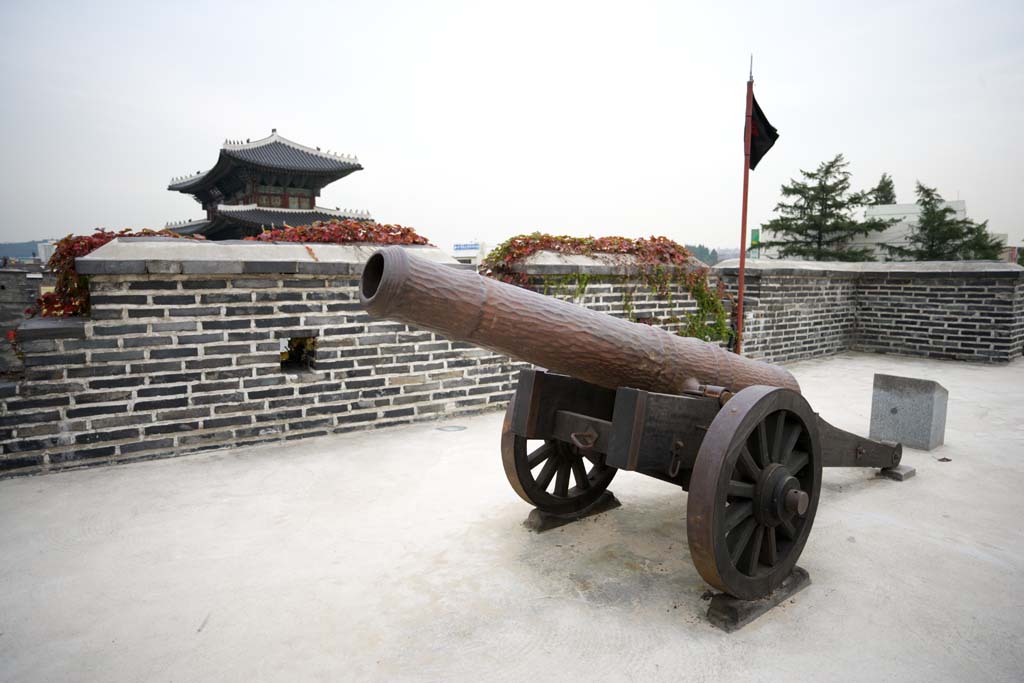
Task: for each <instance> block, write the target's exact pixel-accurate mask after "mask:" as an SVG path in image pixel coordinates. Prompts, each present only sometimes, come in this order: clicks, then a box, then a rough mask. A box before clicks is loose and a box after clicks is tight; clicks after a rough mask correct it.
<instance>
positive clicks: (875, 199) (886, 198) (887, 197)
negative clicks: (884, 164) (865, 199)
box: [871, 173, 896, 205]
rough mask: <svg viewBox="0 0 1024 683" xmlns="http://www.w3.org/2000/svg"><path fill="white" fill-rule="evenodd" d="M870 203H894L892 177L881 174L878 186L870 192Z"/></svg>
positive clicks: (894, 189)
mask: <svg viewBox="0 0 1024 683" xmlns="http://www.w3.org/2000/svg"><path fill="white" fill-rule="evenodd" d="M871 203H872V204H876V205H877V204H895V203H896V186H895V185H894V184H893V182H892V176H891V175H889V174H888V173H883V174H882V177H881V178H879V180H878V184H877V185H875V187H874V189H872V190H871Z"/></svg>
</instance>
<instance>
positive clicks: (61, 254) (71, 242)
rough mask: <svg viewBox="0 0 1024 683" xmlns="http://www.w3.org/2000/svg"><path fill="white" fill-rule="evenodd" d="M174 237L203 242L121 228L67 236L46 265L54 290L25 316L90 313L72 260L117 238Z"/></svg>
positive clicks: (168, 233) (161, 232) (84, 281)
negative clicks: (53, 282)
mask: <svg viewBox="0 0 1024 683" xmlns="http://www.w3.org/2000/svg"><path fill="white" fill-rule="evenodd" d="M154 235H156V236H160V237H176V238H188V239H203V237H202V236H200V235H179V234H177V233H175V232H171V231H170V230H150V229H149V228H144V229H142V230H131V229H127V228H126V229H124V230H121V231H119V232H114V231H113V230H106V229H104V228H97V229H96V231H95V232H94V233H93V234H91V235H68V236H67V237H65V238H63V239H62V240H60V241H59V242H57V245H56V249H55V250H54V252H53V256H51V257H50V260H49V262H48V263H47V266H48V267H49V268H50V270H52V271H53V273H54V274H55V275H56V276H57V284H56V286H55V287H54V291H53V292H50V293H48V294H44V295H43V296H42V297H40V298H39V299H36V305H35V306H34V307H33V308H28V309H26V310H25V313H26V314H28V315H30V316H35V315H39V316H42V317H53V318H67V317H70V316H78V315H87V314H88V313H89V284H88V281H87V279H86V278H85V277H82V276H81V275H79V274H78V271H76V270H75V259H76V258H78V257H80V256H85V255H86V254H91V253H92V252H94V251H96V250H97V249H99V248H100V247H102V246H103V245H104V244H106V243H107V242H109V241H110V240H112V239H115V238H117V237H149V236H154Z"/></svg>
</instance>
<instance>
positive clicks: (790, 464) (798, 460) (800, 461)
mask: <svg viewBox="0 0 1024 683" xmlns="http://www.w3.org/2000/svg"><path fill="white" fill-rule="evenodd" d="M806 465H807V454H806V453H804V452H803V451H793V452H792V453H790V454H789V457H788V458H786V462H785V466H786V469H787V470H789V473H790V474H791V475H793V476H794V477H795V476H796V475H797V473H798V472H799V471H800V470H802V469H803V468H804V467H805V466H806Z"/></svg>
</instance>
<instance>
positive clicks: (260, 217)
mask: <svg viewBox="0 0 1024 683" xmlns="http://www.w3.org/2000/svg"><path fill="white" fill-rule="evenodd" d="M217 213H219V214H221V215H223V216H225V217H227V218H230V219H231V220H234V221H238V222H241V223H249V224H251V225H263V226H269V225H278V226H283V225H284V224H285V223H287V224H288V225H309V224H310V223H312V222H314V221H330V220H337V219H339V218H341V219H345V218H353V219H356V220H363V221H365V220H371V217H370V213H369V212H368V211H354V210H350V209H345V210H333V209H325V208H324V207H322V206H318V207H316V208H314V209H272V208H269V207H266V206H256V205H255V204H241V205H234V204H221V205H220V206H218V207H217Z"/></svg>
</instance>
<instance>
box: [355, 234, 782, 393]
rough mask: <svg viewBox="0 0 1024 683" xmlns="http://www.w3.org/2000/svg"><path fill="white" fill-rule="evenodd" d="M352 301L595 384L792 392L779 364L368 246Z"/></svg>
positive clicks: (379, 313) (377, 315) (376, 315)
mask: <svg viewBox="0 0 1024 683" xmlns="http://www.w3.org/2000/svg"><path fill="white" fill-rule="evenodd" d="M359 298H360V300H361V301H362V303H363V306H365V307H366V310H367V312H368V313H369V314H370V315H371V316H372V317H374V318H382V319H389V320H397V321H400V322H403V323H408V324H410V325H414V326H416V327H419V328H422V329H426V330H430V331H432V332H436V333H438V334H440V335H443V336H444V337H447V338H448V339H452V340H456V341H465V342H470V343H472V344H475V345H477V346H481V347H483V348H486V349H490V350H492V351H496V352H498V353H502V354H505V355H508V356H511V357H513V358H517V359H519V360H522V361H526V362H529V363H532V364H534V365H537V366H541V367H544V368H547V369H548V370H551V371H553V372H557V373H562V374H566V375H571V376H573V377H576V378H578V379H581V380H584V381H586V382H590V383H592V384H597V385H599V386H603V387H608V388H610V389H617V388H619V387H633V388H636V389H644V390H646V391H654V392H658V393H665V394H679V393H682V392H683V391H684V390H687V389H695V388H696V386H697V385H698V384H708V385H714V386H720V387H724V388H726V389H728V390H730V391H734V392H735V391H739V390H740V389H743V388H744V387H748V386H752V385H757V384H765V385H770V386H776V387H783V388H786V389H792V390H793V391H797V392H798V391H800V386H799V385H798V384H797V382H796V380H795V379H794V378H793V376H792V375H791V374H790V373H789V372H788V371H787V370H785V369H783V368H780V367H776V366H773V365H769V364H767V363H762V362H759V361H755V360H750V359H748V358H742V357H740V356H737V355H734V354H732V353H729V352H728V351H726V350H725V349H722V348H721V347H719V346H717V345H715V344H711V343H709V342H705V341H701V340H699V339H695V338H693V337H680V336H679V335H675V334H672V333H671V332H667V331H665V330H662V329H660V328H657V327H652V326H650V325H642V324H637V323H633V322H630V321H628V320H623V319H621V318H616V317H614V316H611V315H607V314H605V313H600V312H598V311H592V310H590V309H587V308H584V307H583V306H577V305H576V304H573V303H569V302H567V301H561V300H558V299H555V298H552V297H549V296H544V295H542V294H539V293H537V292H533V291H530V290H528V289H523V288H522V287H516V286H515V285H510V284H505V283H503V282H498V281H497V280H493V279H491V278H487V277H482V276H480V275H477V274H476V273H474V272H471V271H466V270H460V269H456V268H452V267H450V266H447V265H443V264H440V263H435V262H433V261H428V260H426V259H424V258H420V257H417V256H413V255H412V254H411V253H409V252H408V251H406V250H405V249H402V248H401V247H387V248H384V249H381V250H379V251H377V252H376V253H374V254H373V255H372V256H371V257H370V258H369V260H368V261H367V262H366V265H365V266H364V268H363V275H362V280H361V282H360V288H359Z"/></svg>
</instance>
